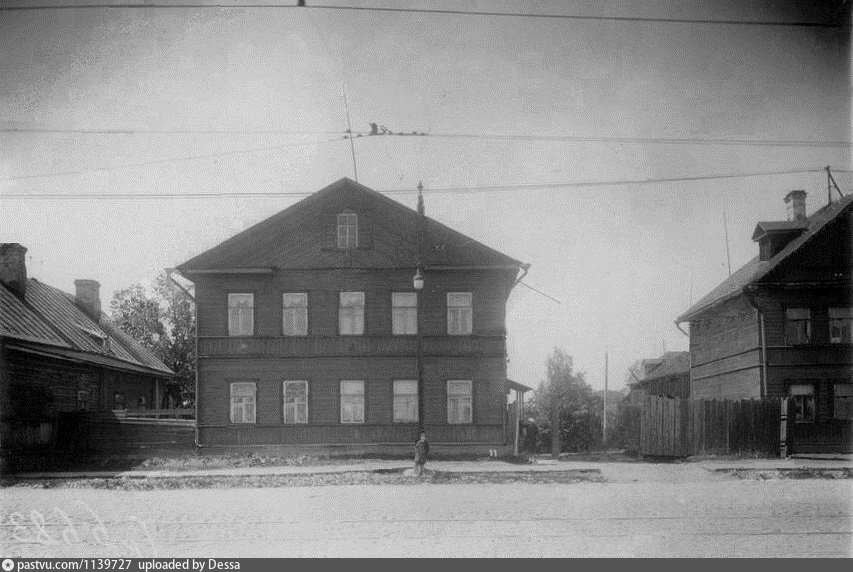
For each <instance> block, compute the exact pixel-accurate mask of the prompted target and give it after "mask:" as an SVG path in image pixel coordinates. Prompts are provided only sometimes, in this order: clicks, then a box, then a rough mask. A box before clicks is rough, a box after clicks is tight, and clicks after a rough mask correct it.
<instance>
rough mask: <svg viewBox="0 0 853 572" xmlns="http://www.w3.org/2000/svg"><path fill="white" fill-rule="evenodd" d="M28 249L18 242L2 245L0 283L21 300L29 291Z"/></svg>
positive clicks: (0, 247)
mask: <svg viewBox="0 0 853 572" xmlns="http://www.w3.org/2000/svg"><path fill="white" fill-rule="evenodd" d="M26 254H27V249H26V248H25V247H23V246H21V245H20V244H18V243H17V242H7V243H3V244H0V282H2V283H3V284H4V285H5V286H6V287H7V288H9V289H10V290H11V291H12V292H14V293H15V295H17V296H18V297H20V298H23V297H24V293H25V292H26V290H27V259H26Z"/></svg>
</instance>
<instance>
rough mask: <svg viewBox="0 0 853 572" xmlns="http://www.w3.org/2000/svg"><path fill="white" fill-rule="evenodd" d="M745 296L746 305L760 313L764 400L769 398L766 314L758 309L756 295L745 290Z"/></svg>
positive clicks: (759, 327) (761, 386) (762, 396)
mask: <svg viewBox="0 0 853 572" xmlns="http://www.w3.org/2000/svg"><path fill="white" fill-rule="evenodd" d="M743 296H744V298H745V299H746V303H747V304H749V306H750V307H751V308H752V309H753V310H755V311H756V312H757V313H758V343H759V351H760V353H761V355H760V358H759V360H760V362H761V376H760V387H759V391H760V397H761V399H764V398H765V397H767V334H766V333H765V330H764V312H762V311H761V309H760V308H759V307H758V305H757V304H756V303H755V293H754V292H750V291H748V290H747V288H744V289H743Z"/></svg>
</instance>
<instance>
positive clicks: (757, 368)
mask: <svg viewBox="0 0 853 572" xmlns="http://www.w3.org/2000/svg"><path fill="white" fill-rule="evenodd" d="M785 203H786V205H787V208H788V219H787V220H785V221H771V222H759V223H758V224H757V225H756V228H755V232H754V233H753V236H752V239H753V240H754V241H755V242H757V243H758V250H759V253H758V256H756V257H755V258H753V259H752V260H750V261H749V262H748V263H746V264H745V265H744V266H743V267H742V268H740V269H739V270H737V272H735V273H734V274H732V276H731V277H730V278H728V279H727V280H725V281H724V282H723V283H721V284H720V285H719V286H717V287H716V288H714V289H713V290H712V291H711V292H710V293H709V294H708V295H706V296H705V297H703V298H702V299H701V300H699V301H698V302H697V303H696V304H694V305H693V306H692V307H691V308H690V309H689V310H687V311H686V312H685V313H684V314H682V315H681V316H679V317H678V319H677V322H678V323H682V322H689V324H690V358H691V364H690V378H691V386H690V387H691V388H690V392H691V396H692V397H694V398H727V399H749V398H763V397H776V398H780V397H789V398H790V400H791V403H792V416H793V421H794V422H795V425H794V430H793V431H794V433H793V439H794V440H795V442H796V444H797V445H796V446H797V447H798V448H799V449H800V450H809V451H839V450H847V451H849V450H850V449H851V423H852V422H853V343H851V342H853V340H851V325H853V279H852V278H853V277H851V265H853V249H851V243H852V242H853V240H851V238H853V226H852V225H851V218H853V196H846V197H843V198H842V199H840V200H838V201H836V202H832V203H830V204H828V205H826V206H824V207H822V208H820V209H819V210H817V211H816V212H814V213H813V214H812V215H811V216H806V193H805V191H799V190H798V191H792V192H790V193H788V195H787V196H786V197H785Z"/></svg>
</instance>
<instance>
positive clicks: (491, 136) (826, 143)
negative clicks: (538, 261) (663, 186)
mask: <svg viewBox="0 0 853 572" xmlns="http://www.w3.org/2000/svg"><path fill="white" fill-rule="evenodd" d="M0 133H46V134H47V133H51V134H77V135H318V136H321V135H340V136H341V137H344V138H349V137H350V135H349V134H348V133H346V132H345V131H300V130H292V129H144V128H143V129H135V128H123V127H114V128H106V127H101V128H90V129H60V128H49V127H32V128H29V127H0ZM352 137H353V138H356V139H359V138H361V139H372V138H376V139H378V138H382V137H434V138H448V139H484V140H496V141H546V142H547V141H555V142H578V143H588V142H591V143H641V144H662V145H730V146H757V147H853V143H851V141H840V140H839V141H830V140H813V139H811V140H810V139H737V138H713V137H710V138H709V137H619V136H599V135H542V134H526V133H452V132H435V133H430V132H424V131H414V132H408V133H406V132H387V133H378V134H377V133H371V132H367V131H356V132H353V133H352Z"/></svg>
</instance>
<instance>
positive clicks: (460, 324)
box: [447, 292, 473, 335]
mask: <svg viewBox="0 0 853 572" xmlns="http://www.w3.org/2000/svg"><path fill="white" fill-rule="evenodd" d="M471 299H472V294H471V292H448V293H447V333H448V334H450V335H469V334H471V333H472V331H473V330H472V316H471V314H472V312H471Z"/></svg>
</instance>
